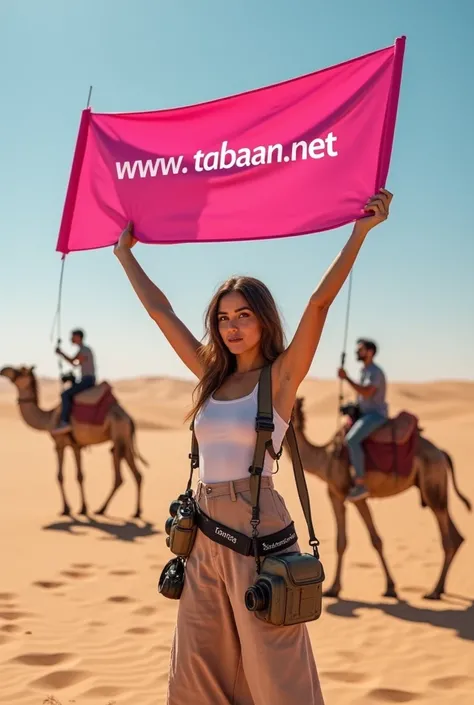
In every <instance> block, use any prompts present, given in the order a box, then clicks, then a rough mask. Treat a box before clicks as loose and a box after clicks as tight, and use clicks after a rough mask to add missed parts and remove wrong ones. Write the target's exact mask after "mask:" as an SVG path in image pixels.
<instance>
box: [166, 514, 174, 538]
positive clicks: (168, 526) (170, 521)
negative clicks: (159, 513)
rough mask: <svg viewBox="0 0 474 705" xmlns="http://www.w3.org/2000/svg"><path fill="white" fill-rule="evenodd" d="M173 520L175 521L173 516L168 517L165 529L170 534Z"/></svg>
mask: <svg viewBox="0 0 474 705" xmlns="http://www.w3.org/2000/svg"><path fill="white" fill-rule="evenodd" d="M173 521H174V520H173V517H168V519H167V520H166V524H165V531H166V533H167V534H168V536H169V535H170V532H171V527H172V525H173Z"/></svg>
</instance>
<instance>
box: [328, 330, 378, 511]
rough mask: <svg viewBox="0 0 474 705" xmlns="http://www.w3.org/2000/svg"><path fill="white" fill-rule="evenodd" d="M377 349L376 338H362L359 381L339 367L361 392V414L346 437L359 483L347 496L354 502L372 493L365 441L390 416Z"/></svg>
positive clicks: (358, 354) (341, 372)
mask: <svg viewBox="0 0 474 705" xmlns="http://www.w3.org/2000/svg"><path fill="white" fill-rule="evenodd" d="M376 353H377V346H376V345H375V343H374V342H373V341H371V340H366V339H365V338H359V340H358V341H357V348H356V358H357V360H359V361H360V362H362V365H363V367H362V370H361V373H360V381H359V383H357V382H354V381H353V380H352V379H350V377H349V376H348V374H347V372H346V371H345V370H344V369H343V368H342V367H341V368H340V369H339V371H338V376H339V378H340V379H345V380H346V381H347V382H348V383H349V384H350V386H351V387H352V388H353V389H354V390H355V391H356V392H357V406H358V408H359V411H360V417H359V418H358V419H357V421H356V422H355V423H354V424H353V426H352V427H351V429H350V430H349V432H348V433H347V435H346V438H345V441H346V443H347V446H348V450H349V455H350V459H351V465H352V467H353V468H354V472H355V487H353V488H352V489H351V490H350V492H349V494H348V497H347V499H348V500H350V501H352V502H357V501H360V500H362V499H366V498H367V497H368V496H369V492H368V490H367V487H366V485H365V458H364V450H363V448H362V441H364V440H365V439H366V438H367V437H368V436H370V434H371V433H373V432H374V431H375V430H376V429H377V428H379V427H380V426H383V424H384V423H385V422H386V421H387V420H388V407H387V403H386V401H385V394H386V387H387V382H386V379H385V374H384V372H383V370H382V369H381V368H380V367H379V366H378V365H376V364H375V363H374V362H373V358H374V357H375V355H376Z"/></svg>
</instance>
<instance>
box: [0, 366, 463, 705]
mask: <svg viewBox="0 0 474 705" xmlns="http://www.w3.org/2000/svg"><path fill="white" fill-rule="evenodd" d="M40 389H41V403H42V405H43V406H44V407H51V406H53V405H54V404H55V403H56V399H57V397H56V394H57V384H56V382H55V381H54V380H42V381H41V383H40ZM114 389H115V392H116V394H117V395H118V397H119V399H120V401H121V402H122V403H123V405H124V406H125V407H126V409H127V410H128V411H129V412H130V413H131V414H132V415H133V416H134V418H135V419H136V420H137V425H138V428H139V432H138V444H139V447H140V450H141V452H142V453H143V455H144V456H145V457H146V458H147V459H148V460H149V462H150V467H149V468H148V469H145V470H144V476H145V480H144V495H145V497H144V517H145V520H140V521H134V520H131V519H129V516H130V514H131V511H132V508H133V503H134V494H133V492H134V487H133V483H132V481H131V478H130V477H129V476H128V475H127V474H126V472H125V474H124V477H125V480H126V482H125V483H124V485H123V487H122V488H121V489H120V491H119V494H118V496H117V498H116V500H114V502H113V504H112V506H111V508H110V516H108V517H95V518H94V517H91V518H89V519H87V518H85V517H79V516H75V517H73V518H65V517H59V516H58V515H57V512H58V510H59V506H60V502H59V493H58V490H57V485H56V479H55V475H56V467H55V459H54V454H53V450H52V444H51V440H50V439H49V437H48V436H47V435H46V434H42V433H40V432H37V431H33V430H31V429H28V428H27V427H26V426H25V425H24V424H23V422H22V421H21V420H20V418H19V414H18V407H17V405H16V403H15V394H14V389H13V387H11V386H10V385H8V384H0V429H1V444H0V498H1V499H0V501H1V512H0V555H1V557H2V562H1V580H0V703H5V705H6V704H7V703H8V705H39V704H40V703H44V702H46V703H48V702H49V703H50V704H51V703H55V702H60V703H62V705H66V704H67V703H77V704H78V705H80V704H82V703H83V704H87V703H91V704H94V703H97V704H98V705H99V704H100V705H109V704H110V703H116V704H117V705H119V704H120V705H122V704H123V705H132V704H133V705H137V704H139V705H152V703H153V705H156V704H160V703H164V698H165V692H166V681H167V673H168V661H169V648H170V643H171V636H172V630H173V625H174V621H175V614H176V607H177V606H176V604H175V603H174V602H172V601H169V600H166V599H164V598H163V597H161V596H160V595H158V594H157V590H156V582H157V579H158V576H159V573H160V571H161V569H162V566H163V565H164V563H165V562H166V561H167V560H168V557H169V552H168V550H167V549H166V546H165V542H164V532H163V524H164V521H165V519H166V517H167V508H168V505H169V502H170V500H171V499H173V498H174V496H175V495H176V493H177V492H179V491H180V490H181V489H182V487H183V484H184V482H185V478H186V474H187V470H188V465H187V463H188V459H187V454H188V444H189V434H188V431H187V428H186V426H185V425H183V421H182V420H183V416H184V413H185V411H186V410H187V409H188V408H189V404H190V393H191V390H192V384H191V383H189V382H186V381H179V380H171V379H155V378H153V379H134V380H124V381H120V382H114ZM336 392H337V385H336V384H335V383H333V382H330V381H324V380H313V379H309V380H306V381H305V382H304V384H303V385H302V387H301V394H302V395H303V396H304V397H305V408H306V410H307V412H308V415H309V416H308V434H309V436H310V437H311V439H312V440H314V441H316V442H323V441H325V440H327V439H328V438H329V436H330V435H331V433H332V432H333V430H334V426H335V420H336ZM389 401H390V404H391V409H392V412H394V413H395V412H396V411H398V410H400V409H402V408H408V409H409V410H411V411H413V412H414V413H417V414H419V416H420V422H421V425H422V426H423V427H424V428H425V429H426V434H427V435H428V436H429V437H430V438H431V439H433V440H434V441H435V442H436V443H438V444H439V445H441V446H442V447H443V448H446V449H447V450H449V452H450V453H451V454H452V457H453V459H454V462H455V466H456V472H457V479H458V483H459V485H460V487H461V489H462V491H463V492H465V493H466V494H467V495H468V496H470V498H471V499H472V500H474V468H473V467H472V460H471V457H472V451H471V446H470V441H471V438H472V431H473V428H474V383H472V382H449V381H448V382H433V383H430V384H411V383H410V384H409V383H399V384H392V385H391V386H390V396H389ZM84 465H85V475H86V491H87V497H88V500H89V502H90V505H91V507H93V508H96V507H97V506H99V504H100V503H101V501H102V500H103V498H104V496H105V494H106V493H107V491H108V489H109V487H110V483H111V481H112V470H111V464H110V454H109V452H108V448H107V447H105V446H103V447H100V448H93V449H91V450H89V451H87V452H85V454H84ZM66 474H67V492H68V496H69V497H70V501H71V503H72V506H73V507H74V508H76V509H77V508H78V507H79V496H78V492H77V487H76V484H75V481H74V470H73V464H72V458H70V457H68V459H67V470H66ZM275 481H276V485H277V488H278V489H279V491H280V492H282V493H283V494H284V495H285V497H287V498H288V505H289V507H290V510H291V511H292V513H293V514H294V517H295V520H296V523H297V527H298V529H299V534H300V537H302V538H303V540H302V544H303V545H304V541H305V528H304V523H303V521H302V515H301V510H300V508H299V506H298V501H297V496H296V490H295V488H294V481H293V478H292V473H291V468H290V465H289V463H288V460H286V459H284V460H283V462H282V466H281V469H280V472H279V473H278V475H277V476H276V478H275ZM308 486H309V490H310V493H311V497H312V504H313V514H314V520H315V525H316V529H317V533H318V534H319V536H320V538H321V544H322V558H323V562H324V565H325V568H326V572H327V576H328V583H329V580H330V579H331V578H332V575H333V570H334V566H335V546H334V543H335V540H334V537H335V526H334V521H333V517H332V514H331V509H330V505H329V501H328V499H327V496H326V490H325V486H324V485H323V483H321V482H320V481H319V480H318V479H317V478H314V477H308ZM372 508H373V512H374V516H375V519H376V522H377V525H378V528H379V531H380V533H381V535H382V537H383V538H384V542H385V547H386V551H387V555H388V559H389V562H390V565H391V568H392V569H393V571H394V573H395V576H396V578H397V580H398V586H399V592H400V596H401V601H400V602H397V601H395V600H390V599H385V598H382V597H381V596H380V595H381V593H382V591H383V578H382V573H381V571H380V569H379V566H378V562H377V556H376V554H375V553H374V551H373V549H372V547H371V545H370V542H369V539H368V537H367V535H366V533H365V530H364V527H363V526H362V525H361V522H360V521H359V518H358V516H357V514H356V510H355V509H354V507H348V509H347V515H348V534H349V544H350V545H349V549H348V552H347V557H346V562H345V568H344V583H343V592H342V595H341V599H339V600H337V601H336V600H333V599H327V600H325V606H324V612H323V615H322V617H321V619H320V620H319V621H318V622H316V623H313V624H310V625H309V630H310V634H311V638H312V642H313V646H314V649H315V654H316V657H317V661H318V667H319V671H320V676H321V681H322V685H323V690H324V693H325V698H326V703H327V705H362V704H364V705H366V704H370V705H372V704H374V705H377V704H379V705H382V704H386V703H408V702H412V703H418V702H419V703H420V704H421V703H429V704H430V705H468V703H471V702H472V697H473V695H472V694H473V692H474V670H473V664H474V602H473V600H474V571H473V569H472V566H473V564H474V529H473V519H472V515H470V514H468V513H467V511H466V510H465V508H464V506H463V505H462V504H461V502H460V501H459V499H458V498H457V497H456V496H455V495H454V493H453V492H452V488H451V489H450V508H451V513H452V515H453V518H454V520H455V522H456V524H457V526H458V528H459V530H460V531H461V533H462V534H463V535H464V536H465V537H466V539H467V540H466V542H465V544H464V546H463V547H462V548H461V550H460V552H459V554H458V557H457V558H456V561H455V563H454V566H453V568H452V570H451V573H450V576H449V581H448V590H449V594H448V595H447V596H446V597H445V599H444V600H443V601H441V602H439V603H433V602H427V601H424V600H423V599H422V595H423V593H424V592H426V591H428V590H429V589H431V588H432V587H433V585H434V583H435V580H436V578H437V575H438V572H439V569H440V565H441V547H440V541H439V536H438V529H437V526H436V524H435V521H434V519H433V516H432V514H431V513H430V512H429V510H426V509H425V510H423V509H422V508H421V507H420V502H419V496H418V494H417V492H416V491H415V490H410V491H408V492H406V493H405V494H404V495H401V496H398V497H394V498H391V499H385V500H379V501H373V502H372ZM197 705H199V704H197Z"/></svg>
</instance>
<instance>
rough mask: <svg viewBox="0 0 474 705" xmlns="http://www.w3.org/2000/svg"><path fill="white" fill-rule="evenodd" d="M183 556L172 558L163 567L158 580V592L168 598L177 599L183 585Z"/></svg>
mask: <svg viewBox="0 0 474 705" xmlns="http://www.w3.org/2000/svg"><path fill="white" fill-rule="evenodd" d="M184 568H185V562H184V559H183V558H172V559H171V560H170V561H168V563H167V564H166V565H165V567H164V568H163V570H162V572H161V575H160V579H159V581H158V592H159V593H160V594H161V595H163V597H167V598H168V599H169V600H179V598H180V597H181V593H182V592H183V586H184Z"/></svg>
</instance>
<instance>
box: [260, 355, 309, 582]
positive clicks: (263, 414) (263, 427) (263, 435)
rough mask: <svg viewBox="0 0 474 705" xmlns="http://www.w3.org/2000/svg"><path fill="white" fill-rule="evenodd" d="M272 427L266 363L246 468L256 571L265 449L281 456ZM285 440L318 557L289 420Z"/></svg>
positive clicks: (270, 389)
mask: <svg viewBox="0 0 474 705" xmlns="http://www.w3.org/2000/svg"><path fill="white" fill-rule="evenodd" d="M274 429H275V425H274V423H273V395H272V368H271V365H266V366H265V367H264V368H263V369H262V372H261V374H260V379H259V382H258V409H257V417H256V422H255V430H256V432H257V441H256V443H255V452H254V457H253V462H252V465H251V467H250V468H249V472H250V496H251V500H252V519H251V522H250V523H251V526H252V540H253V545H254V556H255V562H256V564H257V572H260V557H259V554H258V540H257V538H258V525H259V523H260V507H259V501H260V485H261V478H262V473H263V467H264V461H265V453H267V452H268V453H269V454H270V456H271V457H272V458H273V459H274V460H275V459H276V460H278V459H279V458H280V457H281V453H282V450H283V444H282V447H281V448H280V451H279V452H278V453H275V449H274V447H273V441H272V434H273V431H274ZM286 440H287V442H288V446H289V449H290V453H291V460H292V464H293V473H294V476H295V482H296V489H297V491H298V497H299V500H300V503H301V507H302V509H303V514H304V518H305V520H306V525H307V527H308V534H309V544H310V546H311V547H312V549H313V553H314V556H315V557H316V558H319V551H318V546H319V541H318V539H317V538H316V535H315V533H314V528H313V520H312V517H311V505H310V501H309V494H308V487H307V484H306V478H305V475H304V470H303V464H302V462H301V456H300V453H299V449H298V443H297V440H296V434H295V430H294V427H293V424H292V422H291V420H290V424H289V427H288V430H287V432H286Z"/></svg>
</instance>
